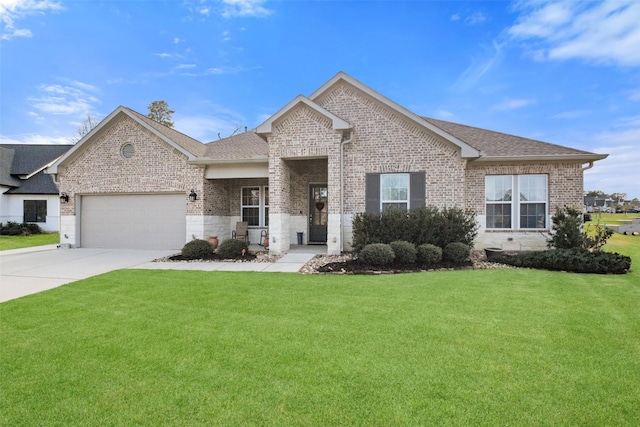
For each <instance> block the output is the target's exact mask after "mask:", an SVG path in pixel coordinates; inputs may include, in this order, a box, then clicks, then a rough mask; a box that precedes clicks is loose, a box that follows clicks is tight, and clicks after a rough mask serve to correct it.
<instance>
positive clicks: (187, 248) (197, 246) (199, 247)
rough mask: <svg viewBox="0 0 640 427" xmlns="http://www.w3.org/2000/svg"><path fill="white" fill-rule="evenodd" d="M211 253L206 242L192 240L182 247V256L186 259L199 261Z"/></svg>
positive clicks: (209, 246)
mask: <svg viewBox="0 0 640 427" xmlns="http://www.w3.org/2000/svg"><path fill="white" fill-rule="evenodd" d="M211 253H212V251H211V245H209V242H207V241H206V240H201V239H194V240H192V241H190V242H189V243H187V244H186V245H184V246H183V247H182V256H183V257H185V258H187V259H201V258H204V257H206V256H208V255H211Z"/></svg>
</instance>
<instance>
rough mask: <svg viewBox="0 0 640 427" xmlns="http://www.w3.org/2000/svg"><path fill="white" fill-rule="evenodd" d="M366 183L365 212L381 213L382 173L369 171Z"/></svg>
mask: <svg viewBox="0 0 640 427" xmlns="http://www.w3.org/2000/svg"><path fill="white" fill-rule="evenodd" d="M365 185H366V189H365V208H364V209H365V212H367V213H373V214H377V213H380V174H379V173H368V174H367V175H366V183H365Z"/></svg>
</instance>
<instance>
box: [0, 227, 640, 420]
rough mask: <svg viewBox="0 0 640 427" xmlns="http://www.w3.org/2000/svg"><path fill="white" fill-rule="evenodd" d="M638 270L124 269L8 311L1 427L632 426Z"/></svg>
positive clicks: (639, 312)
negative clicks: (365, 272) (333, 272)
mask: <svg viewBox="0 0 640 427" xmlns="http://www.w3.org/2000/svg"><path fill="white" fill-rule="evenodd" d="M608 249H610V250H617V251H620V252H622V253H625V254H627V255H630V256H632V257H633V259H634V261H633V263H634V264H633V265H632V267H633V268H634V270H635V271H633V272H631V273H629V274H626V275H616V276H601V275H578V274H567V273H554V272H545V271H534V270H479V271H469V270H467V271H452V272H432V273H418V274H406V275H379V276H318V275H295V274H266V273H224V272H212V273H208V272H198V271H142V270H121V271H117V272H113V273H109V274H106V275H102V276H98V277H95V278H91V279H87V280H83V281H79V282H75V283H72V284H69V285H65V286H62V287H60V288H57V289H54V290H51V291H48V292H44V293H41V294H36V295H31V296H28V297H24V298H21V299H18V300H13V301H8V302H6V303H3V304H0V315H1V318H0V319H1V323H0V340H1V341H0V360H1V364H0V378H1V379H2V387H0V425H7V426H15V425H21V426H30V425H34V426H35V425H64V426H68V425H83V426H84V425H93V426H97V425H154V426H155V425H184V426H194V425H221V426H232V425H278V426H280V425H312V426H319V425H376V426H392V425H473V426H478V425H486V426H495V425H527V426H528V425H553V426H556V425H615V426H625V425H627V426H637V425H638V424H639V423H640V238H638V237H632V236H620V235H616V236H614V237H613V238H612V240H611V243H610V244H609V246H608Z"/></svg>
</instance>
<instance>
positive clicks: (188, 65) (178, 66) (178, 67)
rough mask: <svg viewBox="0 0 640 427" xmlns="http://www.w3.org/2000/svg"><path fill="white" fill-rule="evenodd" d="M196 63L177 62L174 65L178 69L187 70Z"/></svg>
mask: <svg viewBox="0 0 640 427" xmlns="http://www.w3.org/2000/svg"><path fill="white" fill-rule="evenodd" d="M195 67H196V64H179V65H177V66H176V69H178V70H188V69H190V68H195Z"/></svg>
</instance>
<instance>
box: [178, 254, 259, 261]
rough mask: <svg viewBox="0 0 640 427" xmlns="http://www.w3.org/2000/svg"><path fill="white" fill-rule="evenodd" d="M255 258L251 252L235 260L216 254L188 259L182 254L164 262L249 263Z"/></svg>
mask: <svg viewBox="0 0 640 427" xmlns="http://www.w3.org/2000/svg"><path fill="white" fill-rule="evenodd" d="M256 258H257V257H256V255H255V254H252V253H251V252H249V253H247V254H245V255H244V256H238V257H235V258H222V257H221V256H220V255H218V254H217V253H211V254H210V255H207V256H205V257H203V258H198V259H190V258H185V257H184V256H182V254H178V255H173V256H170V257H168V258H167V259H166V261H198V262H201V261H217V262H251V261H255V260H256Z"/></svg>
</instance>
